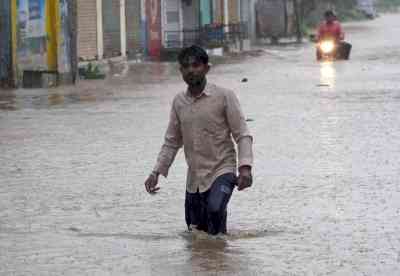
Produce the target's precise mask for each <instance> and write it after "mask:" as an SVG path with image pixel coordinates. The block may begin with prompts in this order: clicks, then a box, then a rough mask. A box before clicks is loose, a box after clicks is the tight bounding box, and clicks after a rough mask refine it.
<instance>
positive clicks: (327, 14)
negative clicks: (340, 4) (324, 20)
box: [324, 10, 335, 17]
mask: <svg viewBox="0 0 400 276" xmlns="http://www.w3.org/2000/svg"><path fill="white" fill-rule="evenodd" d="M324 16H325V17H328V16H335V13H334V12H333V11H332V10H327V11H326V12H325V13H324Z"/></svg>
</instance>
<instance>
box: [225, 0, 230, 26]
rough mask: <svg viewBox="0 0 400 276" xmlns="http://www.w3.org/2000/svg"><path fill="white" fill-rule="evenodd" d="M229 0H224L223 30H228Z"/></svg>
mask: <svg viewBox="0 0 400 276" xmlns="http://www.w3.org/2000/svg"><path fill="white" fill-rule="evenodd" d="M228 24H229V0H224V25H225V32H229V27H228Z"/></svg>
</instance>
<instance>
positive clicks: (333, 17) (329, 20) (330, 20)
mask: <svg viewBox="0 0 400 276" xmlns="http://www.w3.org/2000/svg"><path fill="white" fill-rule="evenodd" d="M325 19H326V22H328V23H329V24H331V23H332V22H333V21H335V16H333V15H328V16H326V17H325Z"/></svg>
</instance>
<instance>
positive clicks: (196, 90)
mask: <svg viewBox="0 0 400 276" xmlns="http://www.w3.org/2000/svg"><path fill="white" fill-rule="evenodd" d="M206 84H207V81H206V80H204V81H203V83H202V84H200V85H198V86H189V87H188V90H189V94H190V96H192V97H194V98H196V97H198V96H200V95H201V94H202V93H203V91H204V89H205V88H206Z"/></svg>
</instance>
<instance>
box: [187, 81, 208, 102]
mask: <svg viewBox="0 0 400 276" xmlns="http://www.w3.org/2000/svg"><path fill="white" fill-rule="evenodd" d="M211 94H212V87H211V85H210V83H209V82H207V83H206V87H204V90H203V92H201V94H200V95H199V96H197V97H192V96H191V95H190V93H189V89H187V90H186V96H187V97H189V98H192V99H199V98H201V97H202V96H203V95H205V96H211Z"/></svg>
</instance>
